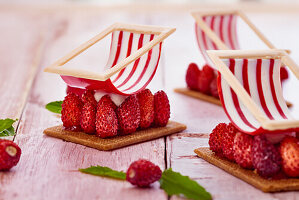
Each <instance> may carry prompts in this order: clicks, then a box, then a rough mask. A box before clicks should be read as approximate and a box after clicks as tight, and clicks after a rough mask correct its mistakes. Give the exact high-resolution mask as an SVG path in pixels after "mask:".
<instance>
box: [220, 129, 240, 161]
mask: <svg viewBox="0 0 299 200" xmlns="http://www.w3.org/2000/svg"><path fill="white" fill-rule="evenodd" d="M236 132H237V129H236V128H235V127H234V125H232V123H229V124H228V125H227V126H226V131H224V132H222V152H223V155H224V156H225V157H226V158H227V159H229V160H231V161H234V160H235V159H234V150H233V146H234V139H235V136H236Z"/></svg>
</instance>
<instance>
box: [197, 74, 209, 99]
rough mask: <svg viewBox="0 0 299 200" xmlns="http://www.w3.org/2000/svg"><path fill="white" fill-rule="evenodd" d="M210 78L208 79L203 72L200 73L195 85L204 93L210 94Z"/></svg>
mask: <svg viewBox="0 0 299 200" xmlns="http://www.w3.org/2000/svg"><path fill="white" fill-rule="evenodd" d="M210 83H211V81H210V79H208V78H207V77H206V76H205V75H204V73H202V72H201V73H200V75H199V78H198V83H197V87H198V90H199V91H200V92H202V93H204V94H208V95H209V94H210Z"/></svg>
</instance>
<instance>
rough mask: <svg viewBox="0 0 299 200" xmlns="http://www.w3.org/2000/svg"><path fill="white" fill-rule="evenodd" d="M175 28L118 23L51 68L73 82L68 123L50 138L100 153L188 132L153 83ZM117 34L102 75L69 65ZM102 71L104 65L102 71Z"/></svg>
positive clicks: (49, 69)
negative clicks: (172, 115) (166, 41)
mask: <svg viewBox="0 0 299 200" xmlns="http://www.w3.org/2000/svg"><path fill="white" fill-rule="evenodd" d="M174 31H175V29H174V28H167V27H158V26H144V25H131V24H121V23H116V24H113V25H112V26H110V27H108V28H107V29H105V30H104V31H103V32H101V33H100V34H98V35H97V36H95V37H94V38H92V39H91V40H89V41H87V42H85V43H84V44H82V45H81V46H79V47H78V48H77V49H75V50H73V51H72V52H70V53H69V54H67V55H66V56H64V57H62V58H61V59H59V60H58V61H56V62H55V63H54V64H52V65H51V66H49V67H47V68H46V69H45V71H46V72H51V73H56V74H59V75H60V76H61V78H62V79H63V80H64V82H65V83H66V84H67V86H68V89H67V91H68V92H67V96H66V97H65V99H64V101H63V104H62V111H61V113H62V116H61V119H62V122H63V125H60V126H56V127H52V128H48V129H46V130H45V131H44V133H45V134H46V135H49V136H52V137H56V138H60V139H63V140H66V141H70V142H74V143H79V144H82V145H86V146H89V147H93V148H97V149H99V150H112V149H115V148H120V147H124V146H127V145H131V144H135V143H138V142H143V141H147V140H151V139H155V138H158V137H162V136H166V135H169V134H172V133H175V132H179V131H182V130H184V129H185V128H186V126H185V125H183V124H180V123H177V122H171V121H168V120H169V117H170V106H169V101H168V98H167V95H166V93H165V92H164V91H158V92H157V93H155V94H152V92H151V91H150V90H149V89H146V87H147V85H148V84H149V83H150V82H151V80H152V79H153V77H154V75H155V73H156V71H157V67H158V64H159V59H160V54H161V50H162V42H163V40H164V39H165V38H167V37H168V36H169V35H170V34H172V33H173V32H174ZM109 34H111V35H112V39H111V46H110V56H109V59H108V62H107V64H106V66H105V67H104V68H103V69H99V71H88V70H85V69H84V70H82V69H81V70H78V69H75V68H69V67H68V68H66V67H64V65H65V64H66V63H68V62H69V61H70V60H72V59H73V58H75V57H76V56H78V55H79V54H81V53H82V52H83V51H85V50H86V49H88V48H89V47H91V46H92V45H94V44H95V43H97V42H99V41H100V40H101V39H103V38H104V37H106V36H107V35H109ZM99 68H100V67H99Z"/></svg>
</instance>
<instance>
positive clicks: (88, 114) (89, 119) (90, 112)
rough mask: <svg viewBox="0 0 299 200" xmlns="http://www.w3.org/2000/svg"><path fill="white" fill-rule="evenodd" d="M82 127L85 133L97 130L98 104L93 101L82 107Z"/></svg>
mask: <svg viewBox="0 0 299 200" xmlns="http://www.w3.org/2000/svg"><path fill="white" fill-rule="evenodd" d="M80 125H81V128H82V130H83V131H84V132H85V133H89V134H91V133H95V132H96V106H95V105H94V104H92V103H85V104H84V105H83V108H82V115H81V123H80Z"/></svg>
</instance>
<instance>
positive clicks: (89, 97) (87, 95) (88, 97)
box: [81, 90, 97, 106]
mask: <svg viewBox="0 0 299 200" xmlns="http://www.w3.org/2000/svg"><path fill="white" fill-rule="evenodd" d="M81 100H82V102H83V103H84V104H85V103H90V104H92V105H94V106H96V105H97V101H96V99H95V98H94V91H93V90H85V92H84V93H83V94H82V97H81Z"/></svg>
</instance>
